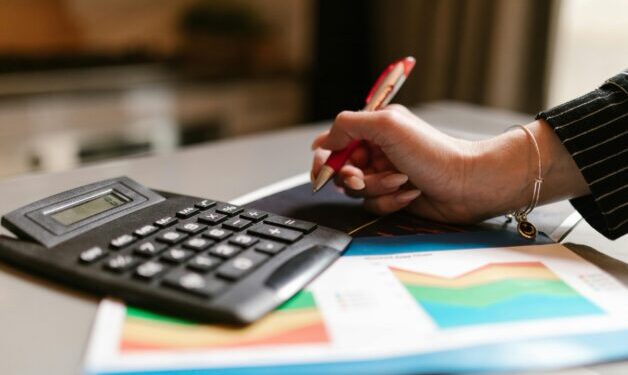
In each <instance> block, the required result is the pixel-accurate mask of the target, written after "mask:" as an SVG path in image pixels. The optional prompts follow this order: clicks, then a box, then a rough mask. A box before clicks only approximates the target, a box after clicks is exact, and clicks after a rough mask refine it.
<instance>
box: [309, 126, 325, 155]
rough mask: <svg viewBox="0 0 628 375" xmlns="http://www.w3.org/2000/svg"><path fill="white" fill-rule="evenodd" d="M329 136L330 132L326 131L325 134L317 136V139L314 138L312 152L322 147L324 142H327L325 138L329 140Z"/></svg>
mask: <svg viewBox="0 0 628 375" xmlns="http://www.w3.org/2000/svg"><path fill="white" fill-rule="evenodd" d="M327 136H329V130H325V131H324V132H322V133H320V134H319V135H317V136H316V138H314V141H312V145H311V146H310V147H311V149H312V151H314V150H316V149H317V148H319V147H321V143H323V141H324V140H325V138H327Z"/></svg>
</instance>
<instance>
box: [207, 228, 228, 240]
mask: <svg viewBox="0 0 628 375" xmlns="http://www.w3.org/2000/svg"><path fill="white" fill-rule="evenodd" d="M232 234H233V232H232V231H230V230H227V229H223V228H212V229H210V230H208V231H207V232H205V233H203V236H205V237H208V238H211V239H212V240H216V241H222V240H224V239H225V238H227V237H229V236H231V235H232Z"/></svg>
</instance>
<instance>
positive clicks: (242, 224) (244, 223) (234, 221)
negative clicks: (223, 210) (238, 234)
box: [222, 217, 252, 231]
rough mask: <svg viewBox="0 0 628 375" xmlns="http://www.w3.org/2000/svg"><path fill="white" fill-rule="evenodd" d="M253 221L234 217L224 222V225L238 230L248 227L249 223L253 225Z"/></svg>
mask: <svg viewBox="0 0 628 375" xmlns="http://www.w3.org/2000/svg"><path fill="white" fill-rule="evenodd" d="M251 223H252V221H250V220H246V219H241V218H239V217H234V218H231V219H229V220H227V221H225V222H224V223H222V226H223V227H225V228H228V229H233V230H236V231H238V230H242V229H244V228H246V227H248V226H249V225H251Z"/></svg>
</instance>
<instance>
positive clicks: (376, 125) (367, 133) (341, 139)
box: [320, 109, 398, 150]
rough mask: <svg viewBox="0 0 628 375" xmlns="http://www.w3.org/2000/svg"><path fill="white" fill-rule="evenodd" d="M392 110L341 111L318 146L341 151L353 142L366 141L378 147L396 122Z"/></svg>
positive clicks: (395, 115)
mask: <svg viewBox="0 0 628 375" xmlns="http://www.w3.org/2000/svg"><path fill="white" fill-rule="evenodd" d="M397 116H398V114H396V113H395V111H394V110H389V109H383V110H380V111H375V112H352V111H343V112H341V113H340V114H339V115H338V116H336V119H335V120H334V124H333V125H332V127H331V130H330V131H329V135H328V136H327V137H326V138H325V139H324V140H323V142H322V143H321V144H320V147H322V148H324V149H327V150H340V149H343V148H345V147H346V146H347V144H349V143H350V142H351V141H353V140H356V139H357V140H366V141H369V142H371V143H374V144H376V145H378V146H382V143H383V142H385V141H386V134H385V133H388V132H389V131H390V128H391V127H392V126H393V125H394V124H395V123H396V122H398V120H397V119H396V117H397Z"/></svg>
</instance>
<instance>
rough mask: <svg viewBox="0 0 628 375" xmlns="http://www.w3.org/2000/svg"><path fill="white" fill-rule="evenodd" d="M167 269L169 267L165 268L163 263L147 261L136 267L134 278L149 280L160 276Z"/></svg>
mask: <svg viewBox="0 0 628 375" xmlns="http://www.w3.org/2000/svg"><path fill="white" fill-rule="evenodd" d="M168 268H169V267H166V265H164V264H163V263H159V262H155V261H149V262H146V263H143V264H141V265H140V266H139V267H137V269H136V270H135V276H137V277H139V278H141V279H145V280H150V279H153V278H155V277H157V276H158V275H160V274H162V273H163V272H165V271H166V270H167V269H168Z"/></svg>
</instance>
